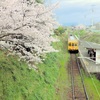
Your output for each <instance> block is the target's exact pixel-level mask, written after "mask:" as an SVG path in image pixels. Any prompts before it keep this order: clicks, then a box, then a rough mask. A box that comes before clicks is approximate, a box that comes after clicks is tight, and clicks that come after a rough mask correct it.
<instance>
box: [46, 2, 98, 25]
mask: <svg viewBox="0 0 100 100" xmlns="http://www.w3.org/2000/svg"><path fill="white" fill-rule="evenodd" d="M46 2H47V4H49V5H52V4H53V3H57V2H59V7H57V8H56V9H55V10H54V11H53V12H54V14H55V17H56V20H57V21H58V22H59V23H60V24H61V25H64V26H74V25H79V24H84V25H92V24H94V23H97V22H100V0H46Z"/></svg>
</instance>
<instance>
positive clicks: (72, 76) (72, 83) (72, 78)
mask: <svg viewBox="0 0 100 100" xmlns="http://www.w3.org/2000/svg"><path fill="white" fill-rule="evenodd" d="M70 56H71V87H72V100H75V89H74V75H73V62H72V55H70Z"/></svg>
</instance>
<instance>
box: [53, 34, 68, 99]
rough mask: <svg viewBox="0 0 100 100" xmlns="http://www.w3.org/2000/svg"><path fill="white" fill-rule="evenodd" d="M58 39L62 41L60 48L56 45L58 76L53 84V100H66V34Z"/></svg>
mask: <svg viewBox="0 0 100 100" xmlns="http://www.w3.org/2000/svg"><path fill="white" fill-rule="evenodd" d="M60 39H61V41H62V42H60V47H59V44H56V48H59V49H60V52H59V59H58V63H57V64H58V66H59V75H58V79H57V82H56V84H55V87H56V95H55V100H66V99H67V92H68V91H67V90H68V87H69V82H68V72H67V70H66V68H67V64H68V60H69V54H68V52H67V35H66V34H63V35H61V36H60Z"/></svg>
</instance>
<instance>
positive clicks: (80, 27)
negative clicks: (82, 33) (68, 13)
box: [75, 24, 86, 30]
mask: <svg viewBox="0 0 100 100" xmlns="http://www.w3.org/2000/svg"><path fill="white" fill-rule="evenodd" d="M75 29H76V30H85V29H86V26H85V25H83V24H80V25H77V26H75Z"/></svg>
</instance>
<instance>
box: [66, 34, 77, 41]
mask: <svg viewBox="0 0 100 100" xmlns="http://www.w3.org/2000/svg"><path fill="white" fill-rule="evenodd" d="M68 41H77V39H76V38H75V37H74V36H73V35H70V36H69V38H68Z"/></svg>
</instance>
